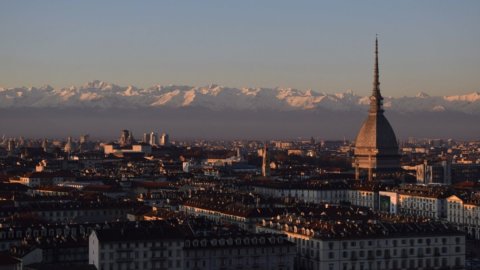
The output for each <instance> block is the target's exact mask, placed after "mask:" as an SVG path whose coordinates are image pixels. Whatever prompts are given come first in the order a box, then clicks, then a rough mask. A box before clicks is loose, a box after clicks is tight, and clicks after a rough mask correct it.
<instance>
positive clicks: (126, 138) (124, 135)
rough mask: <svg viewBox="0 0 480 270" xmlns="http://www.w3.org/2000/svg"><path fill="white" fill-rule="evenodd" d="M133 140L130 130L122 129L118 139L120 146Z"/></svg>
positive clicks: (129, 143)
mask: <svg viewBox="0 0 480 270" xmlns="http://www.w3.org/2000/svg"><path fill="white" fill-rule="evenodd" d="M133 142H134V141H133V135H132V132H131V131H129V130H126V129H124V130H122V132H121V133H120V139H119V143H120V146H126V145H131V144H132V143H133Z"/></svg>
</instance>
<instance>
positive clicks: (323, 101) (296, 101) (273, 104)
mask: <svg viewBox="0 0 480 270" xmlns="http://www.w3.org/2000/svg"><path fill="white" fill-rule="evenodd" d="M368 104H369V98H368V97H367V96H358V95H355V94H354V93H353V92H352V91H346V92H345V93H339V94H326V93H319V92H315V91H312V90H306V91H303V90H297V89H291V88H230V87H223V86H218V85H209V86H205V87H192V86H177V85H168V86H160V85H155V86H152V87H149V88H144V89H141V88H137V87H134V86H126V87H123V86H118V85H115V84H111V83H106V82H102V81H92V82H89V83H86V84H85V85H83V86H80V87H75V86H72V87H69V88H62V89H54V88H53V87H51V86H44V87H40V88H35V87H32V88H26V87H20V88H0V108H22V107H28V108H142V107H150V108H155V107H164V108H181V107H203V108H209V109H212V110H224V109H233V110H257V109H271V110H279V111H291V110H315V109H327V110H333V111H355V110H358V109H362V110H364V109H365V107H366V106H368ZM384 104H385V107H386V108H387V109H388V110H392V111H397V112H421V111H430V112H435V111H454V112H463V113H468V114H480V93H479V92H473V93H470V94H464V95H452V96H429V95H427V94H425V93H419V94H418V95H416V96H414V97H399V98H393V97H385V100H384Z"/></svg>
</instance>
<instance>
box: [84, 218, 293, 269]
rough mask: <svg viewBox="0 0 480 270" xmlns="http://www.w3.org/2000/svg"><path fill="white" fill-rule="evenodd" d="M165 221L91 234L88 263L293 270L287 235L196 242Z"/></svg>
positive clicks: (101, 266) (117, 266)
mask: <svg viewBox="0 0 480 270" xmlns="http://www.w3.org/2000/svg"><path fill="white" fill-rule="evenodd" d="M184 229H185V228H183V227H182V226H180V225H172V224H170V223H168V222H165V221H141V222H131V223H126V224H125V226H123V227H116V228H109V229H99V230H95V231H93V232H92V233H91V234H90V238H89V263H90V264H93V265H95V266H96V267H97V269H98V270H110V269H139V270H141V269H173V270H175V269H177V270H178V269H192V270H194V269H205V270H207V269H208V270H216V269H219V270H220V269H271V270H277V269H279V270H282V269H283V270H292V269H293V256H294V248H293V244H292V243H291V242H289V241H287V240H286V239H285V237H284V236H282V235H272V234H249V233H246V234H237V235H236V234H230V235H216V236H215V235H213V236H195V235H193V234H192V233H191V232H188V231H186V230H184Z"/></svg>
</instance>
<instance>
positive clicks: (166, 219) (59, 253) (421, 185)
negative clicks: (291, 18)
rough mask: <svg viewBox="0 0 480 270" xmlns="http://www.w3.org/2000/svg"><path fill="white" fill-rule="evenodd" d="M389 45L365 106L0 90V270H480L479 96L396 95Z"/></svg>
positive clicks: (94, 85) (307, 94) (334, 99)
mask: <svg viewBox="0 0 480 270" xmlns="http://www.w3.org/2000/svg"><path fill="white" fill-rule="evenodd" d="M160 2H161V1H160ZM207 2H208V1H207ZM461 2H462V1H461ZM463 3H466V2H463ZM10 4H11V6H10V5H9V6H8V8H11V9H12V10H16V8H20V7H19V6H16V5H15V4H13V3H10ZM89 4H91V3H89ZM143 4H145V5H146V6H148V7H149V8H153V6H150V5H153V4H151V3H149V4H148V5H147V4H146V3H143ZM1 5H2V4H0V8H1ZM100 5H102V4H100ZM119 5H120V6H123V5H124V3H122V4H119ZM139 5H142V4H139ZM155 5H161V6H162V4H155ZM192 5H193V4H192ZM59 6H61V4H60V3H57V6H56V7H58V8H60V7H59ZM465 6H468V7H470V8H472V9H476V10H480V9H479V7H480V6H479V5H478V4H473V5H471V6H470V5H466V4H465ZM5 7H7V5H5ZM76 7H77V8H79V6H76ZM128 7H129V8H131V9H132V12H133V13H134V12H136V11H135V8H136V7H137V6H136V5H133V6H128ZM155 7H156V8H158V6H155ZM162 7H164V8H166V9H170V8H172V7H170V6H168V7H167V6H162ZM215 7H216V5H215ZM22 8H25V7H22ZM41 8H44V7H41ZM63 8H65V7H63ZM116 8H118V7H116ZM259 8H260V7H259ZM398 8H399V7H398ZM435 10H436V9H435ZM442 10H443V9H442ZM16 11H17V12H18V10H16ZM65 11H68V9H65ZM116 11H117V12H118V11H120V10H116ZM26 12H27V11H26ZM28 12H30V11H28ZM69 12H70V11H69ZM92 12H93V14H95V11H92ZM143 12H147V11H143ZM262 12H266V11H262ZM278 12H280V8H279V10H278ZM294 12H295V11H294ZM302 12H307V11H303V8H302ZM452 12H455V10H452ZM2 14H3V13H0V17H1V15H2ZM72 14H75V13H72ZM120 14H122V13H120ZM262 14H263V13H262ZM267 14H268V13H267ZM302 14H303V13H302ZM477 15H478V14H477ZM91 16H92V17H93V16H94V15H91ZM165 16H166V15H165ZM219 16H221V15H219ZM466 17H468V16H466ZM468 18H469V17H468ZM63 19H64V18H63ZM72 20H75V18H72ZM103 20H104V19H102V20H101V21H102V22H103ZM105 20H106V19H105ZM139 20H140V19H139ZM432 20H433V19H432ZM476 20H477V21H478V18H477V19H476ZM0 22H1V21H0ZM64 22H65V23H69V20H66V19H64ZM58 23H59V22H57V23H55V25H56V26H55V27H57V24H58ZM187 24H188V25H189V26H191V25H194V23H193V22H190V23H187ZM241 25H243V24H241ZM245 25H246V24H245ZM9 27H10V26H9ZM9 27H5V29H7V28H9ZM11 27H12V29H13V28H15V26H14V24H12V25H11ZM16 27H19V26H16ZM29 27H34V26H29ZM99 27H100V28H102V27H104V26H103V25H100V26H99ZM156 27H160V26H156ZM171 27H172V29H174V26H171ZM175 27H178V26H175ZM215 27H216V26H215ZM259 27H261V26H259ZM275 27H277V26H275ZM2 28H4V27H3V26H0V34H1V33H2V31H4V30H2ZM114 28H115V29H117V28H118V26H116V25H115V27H114ZM474 28H475V27H474ZM18 29H20V30H21V28H18ZM20 30H19V31H20ZM125 31H126V30H125ZM65 35H67V33H65ZM292 35H294V34H293V33H292ZM391 35H393V34H391ZM477 35H478V34H477ZM173 36H174V35H173ZM382 38H383V35H378V34H377V35H375V34H373V35H371V36H370V39H369V40H370V41H369V43H368V48H369V52H368V59H369V61H368V66H365V67H362V69H365V70H368V71H369V75H368V76H367V77H362V78H361V80H362V81H366V82H368V84H369V85H370V83H371V85H370V86H369V90H368V94H365V97H360V96H356V95H355V94H353V92H346V93H344V94H321V93H318V92H315V91H314V90H306V91H300V90H295V89H287V90H285V89H283V88H255V87H254V88H248V87H247V88H241V87H238V88H235V87H232V88H228V87H221V86H218V85H209V86H208V87H205V88H202V87H195V88H193V89H192V88H191V87H187V86H183V87H180V86H176V85H174V84H172V85H170V86H160V85H157V86H155V87H151V88H144V89H140V88H136V87H133V86H128V87H126V88H122V87H119V86H116V85H113V84H108V83H105V82H103V81H99V80H94V81H92V82H91V83H88V84H87V85H85V86H84V87H80V88H76V87H70V88H55V87H51V86H45V87H43V88H34V87H31V88H28V87H20V88H19V87H13V86H12V87H4V88H1V87H0V118H2V119H0V124H1V126H0V134H2V135H0V136H2V137H0V270H23V269H25V270H47V269H48V270H57V269H71V270H84V269H85V270H116V269H119V270H130V269H132V270H143V269H145V270H147V269H152V270H153V269H157V270H160V269H175V270H180V269H185V270H187V269H190V270H227V269H232V270H233V269H236V270H240V269H245V270H246V269H271V270H277V269H278V270H383V269H385V270H399V269H425V270H430V269H439V270H447V269H452V270H453V269H480V137H479V133H478V132H480V131H479V130H478V128H479V126H480V125H478V123H480V121H479V120H480V94H479V93H478V92H474V93H473V94H465V95H454V93H453V92H449V93H448V94H445V95H443V97H440V96H441V95H439V96H438V97H437V96H432V97H431V96H429V95H427V94H425V93H421V94H419V95H417V96H416V98H409V97H406V96H403V97H401V96H400V93H399V92H393V90H390V89H389V88H390V87H384V86H383V85H384V81H387V83H385V85H389V86H390V85H392V84H391V80H392V79H391V76H392V75H391V72H387V74H389V75H388V76H386V79H385V80H384V77H383V74H384V72H385V71H384V70H385V69H386V68H385V66H386V67H391V64H387V59H388V61H391V60H392V57H391V56H389V57H385V58H386V59H385V60H384V58H383V55H384V54H383V52H384V51H386V50H388V51H389V52H390V53H391V49H386V48H385V47H387V48H388V45H384V44H383V42H382V41H383V39H382ZM410 42H414V41H410ZM49 44H50V43H49ZM51 44H53V43H51ZM52 46H53V45H52ZM98 46H101V45H98ZM119 46H120V45H119ZM135 46H138V45H135ZM244 46H247V45H244ZM362 46H366V45H362ZM353 47H354V45H352V48H353ZM2 48H3V47H2V46H1V45H0V52H1V51H2ZM135 48H139V47H135ZM3 49H5V48H3ZM477 49H478V48H477ZM192 50H193V49H192ZM272 50H273V49H272ZM112 51H115V49H114V48H112ZM359 51H361V50H359ZM103 53H105V54H108V53H109V52H107V51H104V52H103ZM2 57H3V56H2V54H1V53H0V62H1V60H2V59H3V58H2ZM138 57H142V56H141V53H140V52H138ZM405 57H406V56H405ZM400 58H401V57H400ZM5 59H6V58H5ZM12 59H15V57H13V58H12ZM397 60H398V61H400V59H397ZM15 61H17V60H15ZM15 61H13V62H15ZM52 61H53V62H52V63H57V64H58V65H60V64H59V63H60V62H55V61H56V60H54V59H53V60H52ZM145 61H147V60H145ZM232 61H233V60H232ZM7 62H8V61H7ZM20 62H21V61H20ZM400 62H401V61H400ZM362 63H363V62H362ZM384 63H385V64H384ZM0 65H3V64H0ZM213 65H214V64H212V66H213ZM12 66H14V65H12ZM4 68H5V67H4ZM7 68H8V67H7ZM209 68H210V67H209ZM12 69H13V67H12ZM0 71H2V69H0ZM117 71H118V70H117ZM476 71H478V70H476ZM58 72H60V71H58ZM118 72H119V73H118V74H120V71H118ZM132 72H133V73H135V71H132ZM299 72H300V71H299ZM79 73H81V72H79ZM59 74H60V73H59ZM186 74H188V72H187V73H186ZM245 74H247V73H245ZM361 74H363V73H361ZM32 76H33V75H32ZM79 76H80V75H79ZM117 76H118V78H121V77H122V75H117ZM238 76H239V77H241V74H238ZM265 76H266V75H265ZM393 76H395V75H393ZM452 76H453V75H452ZM187 77H188V76H187ZM292 77H295V74H292ZM352 77H355V76H352ZM12 78H13V77H12V76H10V75H5V76H4V77H3V76H2V75H1V74H0V83H5V84H6V85H7V84H8V85H12V83H16V82H15V80H14V79H12ZM32 78H33V77H32ZM439 79H440V78H439ZM447 80H448V79H447ZM452 80H453V79H452ZM474 83H477V84H476V87H477V89H478V83H479V81H478V80H477V81H475V82H474ZM405 84H408V82H407V81H405ZM381 85H382V86H381ZM457 90H458V89H455V91H457ZM398 91H400V90H398ZM362 95H363V93H362ZM392 95H393V96H392ZM180 97H181V98H180ZM210 98H211V99H210ZM417 99H421V100H422V101H418V100H417ZM172 104H173V105H172ZM192 104H193V105H192ZM199 104H201V105H199ZM339 104H340V105H339ZM158 106H161V107H158ZM162 106H166V108H164V107H162ZM414 107H415V108H414ZM199 108H200V109H199ZM418 108H421V109H418ZM204 109H208V110H209V113H208V114H207V115H203V113H204ZM151 112H154V113H152V114H151ZM412 112H414V113H412ZM129 113H132V114H131V115H129ZM307 113H312V114H311V115H309V116H307ZM390 113H392V114H390ZM107 114H108V115H107ZM213 114H215V115H217V116H218V117H219V118H217V121H216V122H215V123H213V122H210V119H209V115H213ZM270 114H272V115H275V118H273V116H270ZM49 115H50V116H49ZM178 115H182V117H183V118H176V117H178ZM245 115H249V116H248V117H247V118H249V119H250V120H249V121H244V120H245V118H243V117H241V116H245ZM257 115H258V117H257ZM265 115H267V116H265ZM279 115H280V116H279ZM391 115H393V116H394V117H392V118H391V117H390V116H391ZM420 115H428V116H425V118H422V117H424V116H420ZM400 116H401V117H400ZM417 116H418V119H413V118H416V117H417ZM60 117H64V118H62V120H59V119H60ZM221 117H223V118H221ZM402 117H403V118H402ZM428 117H430V118H428ZM80 118H82V120H81V121H80V120H79V119H80ZM327 118H330V119H329V121H327V120H326V119H327ZM165 119H167V120H168V119H169V121H171V122H168V123H174V124H165V125H162V124H161V123H167V122H165V121H167V120H165ZM172 119H173V120H172ZM185 119H188V121H187V120H185ZM219 119H221V120H219ZM266 119H270V120H271V121H272V122H274V123H271V122H269V121H270V120H266ZM273 119H275V120H273ZM312 119H313V120H312ZM402 119H403V120H402ZM409 119H410V120H409ZM426 119H434V120H431V121H430V120H426ZM27 121H28V122H27ZM311 121H318V123H317V125H318V126H319V127H321V130H322V132H318V133H316V130H315V129H309V128H305V129H302V128H300V125H304V126H309V125H311V124H310V123H311ZM409 121H411V122H410V123H411V124H409ZM155 122H158V124H154V123H155ZM26 123H28V124H26ZM112 123H114V124H112ZM222 123H223V124H222ZM438 125H441V127H438ZM119 126H121V128H118V129H113V128H117V127H119ZM336 126H337V127H336ZM457 127H458V128H457ZM82 130H84V131H85V132H81V131H82ZM283 130H285V133H282V132H283ZM352 130H354V131H353V134H352ZM79 131H80V132H79ZM3 134H4V135H3ZM65 134H69V135H65ZM110 134H115V135H114V136H111V135H110ZM409 134H414V135H416V136H409ZM421 135H425V136H421ZM429 135H432V136H429Z"/></svg>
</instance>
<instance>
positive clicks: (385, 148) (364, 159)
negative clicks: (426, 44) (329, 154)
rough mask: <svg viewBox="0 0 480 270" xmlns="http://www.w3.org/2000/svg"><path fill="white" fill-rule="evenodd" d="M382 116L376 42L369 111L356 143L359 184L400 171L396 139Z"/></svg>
mask: <svg viewBox="0 0 480 270" xmlns="http://www.w3.org/2000/svg"><path fill="white" fill-rule="evenodd" d="M383 112H384V111H383V97H382V95H381V94H380V81H379V70H378V39H375V68H374V78H373V93H372V96H371V97H370V109H369V111H368V117H367V119H366V120H365V122H363V125H362V127H361V128H360V131H359V132H358V135H357V139H356V140H355V151H354V161H353V167H354V168H355V178H356V179H357V180H359V179H360V178H361V177H362V176H363V175H365V174H367V175H368V180H369V181H372V180H374V179H378V178H379V177H382V176H384V177H389V176H392V175H393V174H395V173H396V172H398V171H399V169H400V155H399V152H398V143H397V138H396V136H395V132H394V131H393V129H392V126H391V125H390V123H389V122H388V120H387V118H385V115H383Z"/></svg>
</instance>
